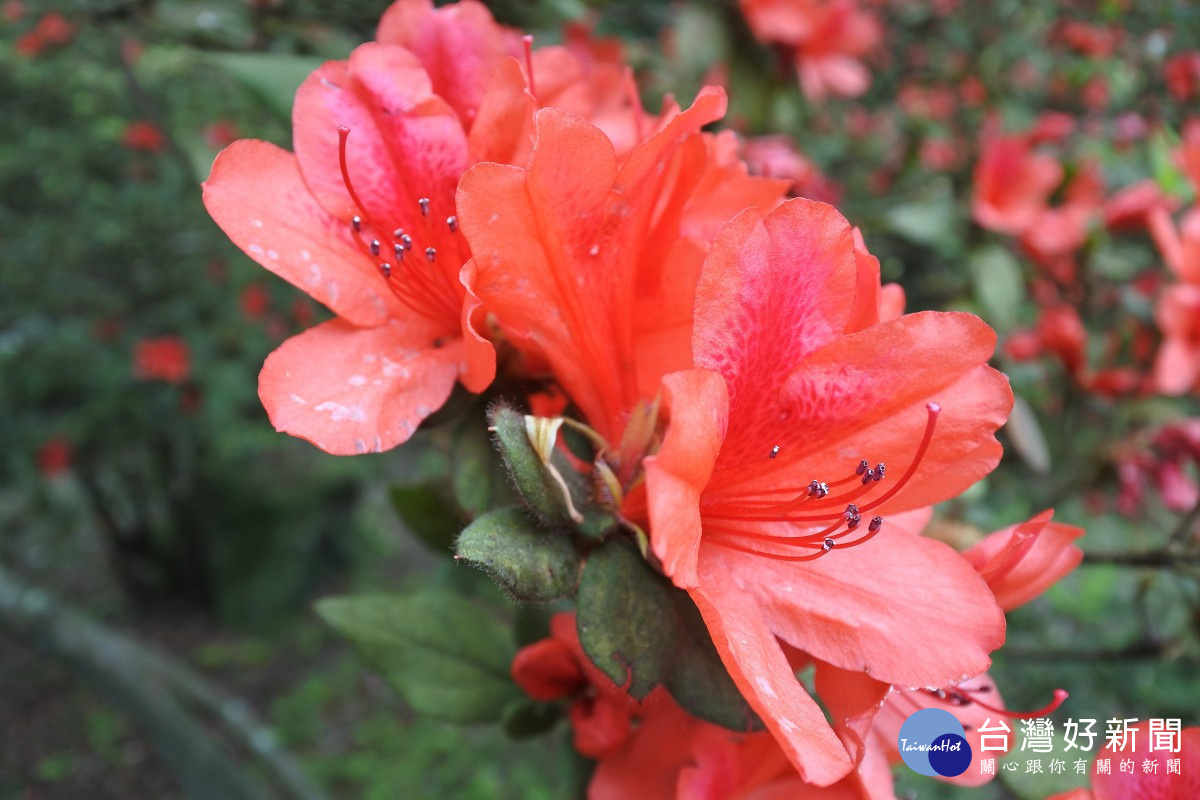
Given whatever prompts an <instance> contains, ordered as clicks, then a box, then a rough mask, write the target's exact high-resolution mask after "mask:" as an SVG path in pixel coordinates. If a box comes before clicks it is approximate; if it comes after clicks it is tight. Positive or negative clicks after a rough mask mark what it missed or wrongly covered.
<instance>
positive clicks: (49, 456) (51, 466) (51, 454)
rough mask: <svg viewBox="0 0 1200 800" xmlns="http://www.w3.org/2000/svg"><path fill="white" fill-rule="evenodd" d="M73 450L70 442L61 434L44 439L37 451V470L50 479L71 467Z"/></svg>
mask: <svg viewBox="0 0 1200 800" xmlns="http://www.w3.org/2000/svg"><path fill="white" fill-rule="evenodd" d="M73 460H74V458H73V450H72V448H71V443H70V442H69V441H67V440H66V439H64V438H62V437H61V436H55V437H53V438H51V439H48V440H46V443H45V444H43V445H42V446H41V448H40V449H39V450H38V453H37V466H38V472H40V473H42V477H43V478H46V479H47V480H52V479H54V478H57V477H58V476H59V475H62V474H63V473H64V472H66V471H67V470H69V469H70V468H71V462H72V461H73Z"/></svg>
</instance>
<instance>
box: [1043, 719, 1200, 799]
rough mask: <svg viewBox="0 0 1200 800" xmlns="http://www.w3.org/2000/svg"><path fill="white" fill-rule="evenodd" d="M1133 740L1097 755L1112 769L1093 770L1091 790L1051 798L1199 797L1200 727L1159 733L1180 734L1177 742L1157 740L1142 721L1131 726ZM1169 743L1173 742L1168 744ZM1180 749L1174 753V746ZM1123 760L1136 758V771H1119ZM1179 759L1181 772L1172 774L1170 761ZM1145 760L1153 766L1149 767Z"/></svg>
mask: <svg viewBox="0 0 1200 800" xmlns="http://www.w3.org/2000/svg"><path fill="white" fill-rule="evenodd" d="M1132 731H1133V734H1132V735H1133V741H1132V742H1131V743H1129V744H1127V745H1126V746H1125V748H1124V749H1120V750H1119V749H1117V748H1116V747H1115V745H1114V744H1113V743H1110V744H1109V745H1108V746H1106V747H1105V748H1104V749H1103V750H1101V751H1100V752H1099V754H1097V756H1096V758H1097V759H1108V760H1109V761H1110V762H1111V772H1109V773H1107V774H1098V773H1097V772H1096V770H1095V769H1092V770H1090V774H1091V776H1092V788H1091V791H1088V790H1087V789H1074V790H1072V791H1070V792H1066V793H1064V794H1056V795H1054V796H1053V797H1051V798H1048V800H1135V798H1136V800H1195V798H1197V797H1200V728H1184V729H1183V730H1181V731H1179V732H1178V733H1177V734H1170V733H1166V734H1164V733H1163V732H1162V731H1159V732H1158V734H1157V735H1158V737H1160V738H1161V737H1164V736H1165V737H1172V738H1173V736H1178V741H1177V742H1168V741H1166V739H1165V738H1162V739H1161V740H1159V741H1156V739H1155V734H1154V733H1153V732H1152V731H1151V730H1150V722H1149V721H1147V722H1143V723H1141V724H1139V725H1137V726H1136V727H1135V728H1133V729H1132ZM1167 745H1171V747H1168V746H1167ZM1176 746H1177V747H1178V751H1177V752H1171V749H1172V747H1176ZM1124 759H1131V760H1132V761H1133V771H1132V772H1124V771H1122V770H1120V769H1119V768H1118V766H1117V763H1116V762H1120V761H1122V760H1124ZM1174 759H1178V761H1179V764H1178V767H1179V774H1172V773H1171V769H1170V764H1169V763H1168V762H1169V761H1171V760H1174ZM1146 762H1149V763H1150V765H1151V768H1150V769H1147V768H1146V766H1145V765H1146Z"/></svg>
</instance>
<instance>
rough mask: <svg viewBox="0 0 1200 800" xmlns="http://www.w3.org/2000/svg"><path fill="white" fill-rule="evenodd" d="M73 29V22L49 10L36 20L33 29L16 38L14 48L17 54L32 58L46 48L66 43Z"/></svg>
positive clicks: (72, 34)
mask: <svg viewBox="0 0 1200 800" xmlns="http://www.w3.org/2000/svg"><path fill="white" fill-rule="evenodd" d="M7 11H8V7H7V6H6V12H7ZM75 30H76V29H75V24H74V23H73V22H71V21H70V20H68V19H67V18H66V17H64V16H63V15H62V14H60V13H58V12H57V11H51V12H50V13H49V14H46V15H45V16H43V17H42V18H41V19H39V20H38V22H37V24H36V25H34V27H33V30H31V31H29V32H28V33H26V34H24V35H23V36H21V37H20V38H18V39H17V42H16V45H15V46H14V49H15V50H16V52H17V53H18V54H19V55H22V56H26V57H29V58H32V57H33V56H36V55H39V54H41V53H42V52H44V51H45V50H46V49H47V48H50V47H61V46H62V45H65V44H67V43H68V42H70V41H71V39H72V38H74V36H75Z"/></svg>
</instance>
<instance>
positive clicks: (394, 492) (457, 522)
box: [388, 486, 464, 555]
mask: <svg viewBox="0 0 1200 800" xmlns="http://www.w3.org/2000/svg"><path fill="white" fill-rule="evenodd" d="M388 499H389V500H390V501H391V503H392V508H393V509H394V510H395V512H396V514H397V516H399V517H400V519H401V520H402V521H403V522H404V525H405V527H407V528H408V529H409V530H410V531H412V533H413V535H414V536H416V537H417V538H418V539H420V540H421V541H422V542H423V543H424V544H425V545H427V546H428V547H429V549H430V550H433V551H434V552H435V553H444V554H446V555H449V554H450V553H452V552H454V537H455V536H457V535H458V532H459V531H460V530H462V526H463V522H464V520H463V519H462V518H461V517H460V516H459V514H458V513H457V512H456V511H455V510H454V509H453V507H452V506H451V504H450V503H448V502H446V501H445V500H444V499H442V498H441V497H439V496H438V493H437V491H436V490H434V489H432V488H429V487H426V486H393V487H392V488H391V489H389V490H388Z"/></svg>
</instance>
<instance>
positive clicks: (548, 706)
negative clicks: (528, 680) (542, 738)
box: [501, 700, 562, 739]
mask: <svg viewBox="0 0 1200 800" xmlns="http://www.w3.org/2000/svg"><path fill="white" fill-rule="evenodd" d="M560 719H562V706H559V705H556V704H554V703H538V702H536V701H533V700H518V701H516V702H514V703H512V704H511V705H509V706H508V708H506V709H504V718H503V720H502V721H501V725H502V726H503V727H504V732H505V733H507V734H508V735H509V736H511V737H512V738H514V739H528V738H530V737H532V736H538V735H540V734H543V733H545V732H546V731H548V730H550V729H551V728H553V727H554V726H555V724H556V723H557V722H558V721H559V720H560Z"/></svg>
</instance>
